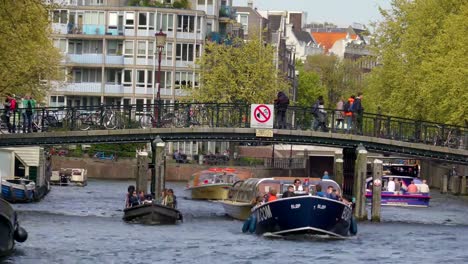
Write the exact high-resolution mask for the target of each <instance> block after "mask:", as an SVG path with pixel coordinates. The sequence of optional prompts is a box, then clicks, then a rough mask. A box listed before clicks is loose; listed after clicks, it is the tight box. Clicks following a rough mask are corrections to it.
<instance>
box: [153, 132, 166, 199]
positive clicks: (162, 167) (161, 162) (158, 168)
mask: <svg viewBox="0 0 468 264" xmlns="http://www.w3.org/2000/svg"><path fill="white" fill-rule="evenodd" d="M165 149H166V144H165V143H164V142H163V141H162V140H161V139H159V140H158V139H155V140H153V142H152V144H151V150H152V153H153V165H154V167H153V171H152V175H151V176H152V177H151V186H152V190H154V197H155V199H159V198H161V195H162V190H163V189H164V188H165V185H166V182H165V179H166V178H165V173H166V156H165Z"/></svg>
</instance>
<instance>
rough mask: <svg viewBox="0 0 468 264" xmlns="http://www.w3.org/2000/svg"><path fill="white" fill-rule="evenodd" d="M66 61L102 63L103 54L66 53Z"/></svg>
mask: <svg viewBox="0 0 468 264" xmlns="http://www.w3.org/2000/svg"><path fill="white" fill-rule="evenodd" d="M68 61H69V62H71V63H79V64H102V63H103V54H68Z"/></svg>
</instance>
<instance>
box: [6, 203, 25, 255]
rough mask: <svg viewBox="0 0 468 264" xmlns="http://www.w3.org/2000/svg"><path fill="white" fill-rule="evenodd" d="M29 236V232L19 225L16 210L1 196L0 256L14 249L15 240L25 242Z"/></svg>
mask: <svg viewBox="0 0 468 264" xmlns="http://www.w3.org/2000/svg"><path fill="white" fill-rule="evenodd" d="M27 238H28V233H27V232H26V230H24V229H23V228H22V227H20V226H19V224H18V219H17V216H16V212H15V211H14V210H13V208H12V207H11V205H10V204H9V203H8V202H7V201H5V200H3V199H1V198H0V257H3V256H7V255H9V254H10V253H11V252H12V251H13V248H14V246H15V241H17V242H24V241H26V239H27Z"/></svg>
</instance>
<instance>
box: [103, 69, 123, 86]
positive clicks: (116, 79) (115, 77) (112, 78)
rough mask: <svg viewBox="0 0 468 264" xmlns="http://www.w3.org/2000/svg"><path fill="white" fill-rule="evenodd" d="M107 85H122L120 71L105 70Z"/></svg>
mask: <svg viewBox="0 0 468 264" xmlns="http://www.w3.org/2000/svg"><path fill="white" fill-rule="evenodd" d="M106 73H107V79H106V83H108V84H122V71H121V70H117V69H108V70H106Z"/></svg>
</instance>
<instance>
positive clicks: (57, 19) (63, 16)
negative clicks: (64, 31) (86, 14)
mask: <svg viewBox="0 0 468 264" xmlns="http://www.w3.org/2000/svg"><path fill="white" fill-rule="evenodd" d="M52 21H53V22H54V23H60V24H67V23H68V11H67V10H54V12H53V14H52Z"/></svg>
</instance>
